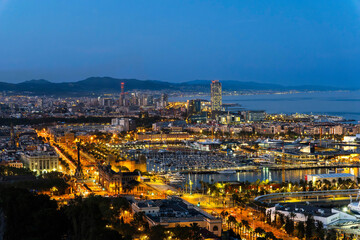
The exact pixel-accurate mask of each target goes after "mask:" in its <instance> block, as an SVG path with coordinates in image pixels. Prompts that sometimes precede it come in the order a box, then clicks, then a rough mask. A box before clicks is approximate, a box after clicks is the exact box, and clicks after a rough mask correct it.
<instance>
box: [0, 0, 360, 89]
mask: <svg viewBox="0 0 360 240" xmlns="http://www.w3.org/2000/svg"><path fill="white" fill-rule="evenodd" d="M0 56H1V58H0V81H7V82H20V81H25V80H30V79H40V78H43V79H47V80H50V81H54V82H60V81H74V80H82V79H85V78H87V77H90V76H111V77H116V78H138V79H152V80H162V81H170V82H181V81H190V80H195V79H220V80H239V81H256V82H264V83H278V84H284V85H301V84H318V85H332V86H353V85H356V86H357V87H360V0H338V1H332V0H316V1H314V0H309V1H307V0H301V1H300V0H299V1H295V0H284V1H269V0H264V1H261V0H256V1H255V0H251V1H250V0H249V1H241V0H231V1H230V0H228V1H226V0H222V1H209V0H208V1H186V0H179V1H178V0H163V1H161V0H144V1H140V0H130V1H129V0H127V1H120V0H101V1H100V0H98V1H95V0H94V1H92V0H75V1H70V0H68V1H60V0H0Z"/></svg>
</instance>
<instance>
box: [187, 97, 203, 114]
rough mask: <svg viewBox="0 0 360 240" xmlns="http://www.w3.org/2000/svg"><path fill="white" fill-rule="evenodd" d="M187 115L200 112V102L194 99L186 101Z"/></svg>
mask: <svg viewBox="0 0 360 240" xmlns="http://www.w3.org/2000/svg"><path fill="white" fill-rule="evenodd" d="M187 110H188V115H192V114H198V113H200V112H201V100H200V99H195V100H188V107H187Z"/></svg>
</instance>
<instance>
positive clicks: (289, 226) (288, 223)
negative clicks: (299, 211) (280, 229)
mask: <svg viewBox="0 0 360 240" xmlns="http://www.w3.org/2000/svg"><path fill="white" fill-rule="evenodd" d="M285 231H286V233H287V234H289V235H292V234H293V232H294V221H293V220H292V219H291V218H290V217H289V216H287V217H286V223H285Z"/></svg>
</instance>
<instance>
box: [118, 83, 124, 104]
mask: <svg viewBox="0 0 360 240" xmlns="http://www.w3.org/2000/svg"><path fill="white" fill-rule="evenodd" d="M124 85H125V83H124V82H122V83H121V93H120V99H119V105H120V106H123V105H124Z"/></svg>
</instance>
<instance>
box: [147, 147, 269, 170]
mask: <svg viewBox="0 0 360 240" xmlns="http://www.w3.org/2000/svg"><path fill="white" fill-rule="evenodd" d="M146 157H147V164H148V171H150V172H177V171H201V170H208V171H209V170H211V171H219V173H222V172H221V171H222V170H228V169H237V168H238V167H239V166H241V165H244V162H243V161H244V160H246V159H247V160H248V159H249V156H247V155H237V156H228V155H225V154H220V153H212V152H186V151H184V152H160V151H159V152H157V153H152V154H147V155H146ZM256 159H257V160H260V159H261V160H262V161H264V162H265V161H267V160H266V158H265V157H258V158H256ZM227 172H228V171H226V172H224V173H227ZM233 172H234V171H233Z"/></svg>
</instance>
